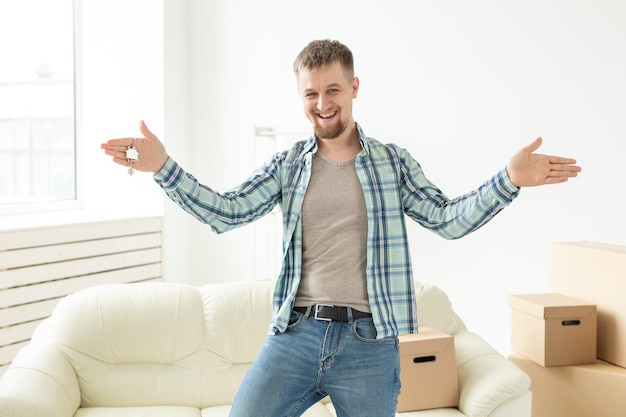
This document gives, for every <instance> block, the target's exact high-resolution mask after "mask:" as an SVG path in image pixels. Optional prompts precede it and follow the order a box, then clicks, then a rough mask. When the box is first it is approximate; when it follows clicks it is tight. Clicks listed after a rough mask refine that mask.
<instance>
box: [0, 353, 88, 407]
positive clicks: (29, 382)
mask: <svg viewBox="0 0 626 417" xmlns="http://www.w3.org/2000/svg"><path fill="white" fill-rule="evenodd" d="M79 405H80V390H79V387H78V380H77V378H76V373H75V372H74V369H73V368H72V366H71V365H70V363H69V362H68V360H67V358H66V357H65V356H64V355H63V353H62V352H61V351H60V350H59V349H58V348H57V347H56V346H54V345H49V344H30V345H27V346H25V347H24V348H22V350H20V351H19V352H18V354H17V356H16V357H15V359H14V360H13V362H12V363H11V366H10V367H9V368H8V369H7V370H6V371H5V373H4V374H3V375H2V379H0V417H33V416H47V417H72V416H73V415H74V414H75V413H76V410H77V409H78V407H79Z"/></svg>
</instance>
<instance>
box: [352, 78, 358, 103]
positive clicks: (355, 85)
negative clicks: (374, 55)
mask: <svg viewBox="0 0 626 417" xmlns="http://www.w3.org/2000/svg"><path fill="white" fill-rule="evenodd" d="M358 92H359V77H354V80H353V81H352V98H356V95H357V93H358Z"/></svg>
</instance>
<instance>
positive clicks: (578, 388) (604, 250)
mask: <svg viewBox="0 0 626 417" xmlns="http://www.w3.org/2000/svg"><path fill="white" fill-rule="evenodd" d="M551 289H552V291H554V293H555V294H559V297H561V296H563V297H574V298H578V299H581V300H584V301H585V302H587V303H590V304H594V305H596V307H597V331H596V335H595V340H597V345H596V352H597V358H598V359H596V360H595V361H593V363H588V364H580V361H578V360H572V358H571V357H569V358H568V355H569V353H567V352H569V351H570V350H571V349H569V348H565V345H561V346H560V347H558V346H557V349H556V350H557V351H558V350H559V349H560V350H561V351H562V356H561V358H560V359H559V356H558V352H557V353H556V354H557V356H550V357H549V360H546V358H548V357H547V356H546V357H544V358H543V363H542V358H540V357H538V356H537V355H536V354H535V355H534V356H533V354H532V353H533V351H529V350H528V349H527V348H528V347H527V346H524V345H522V348H520V344H519V343H520V342H519V341H518V342H516V344H515V345H514V343H513V341H514V340H519V338H520V337H522V335H521V334H520V332H521V331H527V330H524V329H526V328H525V327H523V326H520V325H519V323H518V325H515V322H514V320H515V319H516V317H517V316H519V313H517V312H516V310H518V309H520V308H522V307H520V305H519V303H518V304H515V301H514V302H513V303H511V307H512V308H513V310H512V315H511V317H512V326H511V331H512V334H511V341H512V346H513V348H514V351H515V352H516V354H513V355H511V356H510V357H509V359H511V360H512V361H513V362H514V363H515V364H517V365H518V366H519V367H520V368H521V369H522V370H524V371H525V372H526V373H527V374H528V375H530V377H531V379H532V383H531V391H532V393H533V408H532V410H533V411H532V413H533V417H590V416H603V417H623V416H626V397H625V396H624V393H626V247H621V246H614V245H606V244H600V243H555V244H554V246H553V254H552V272H551ZM513 298H514V297H511V299H513ZM526 301H528V300H526ZM535 301H536V300H535ZM544 304H545V303H544ZM544 318H545V317H544ZM575 320H577V319H575ZM562 330H563V329H561V331H562ZM546 331H547V332H548V333H555V332H557V333H558V331H557V330H555V328H553V329H552V330H546ZM587 337H588V336H585V338H587ZM548 340H549V339H545V340H542V343H548V342H547V341H548ZM550 348H551V347H550V345H549V344H546V345H545V346H543V349H544V350H545V351H549V350H550ZM534 349H537V347H536V346H534ZM520 350H521V351H520ZM552 353H554V352H553V351H552ZM538 358H539V359H538ZM568 362H570V363H569V364H568ZM551 365H562V366H551Z"/></svg>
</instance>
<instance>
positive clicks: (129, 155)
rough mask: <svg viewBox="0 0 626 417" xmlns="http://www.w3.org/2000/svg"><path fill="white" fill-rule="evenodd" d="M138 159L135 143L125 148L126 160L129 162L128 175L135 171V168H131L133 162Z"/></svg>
mask: <svg viewBox="0 0 626 417" xmlns="http://www.w3.org/2000/svg"><path fill="white" fill-rule="evenodd" d="M137 159H139V152H137V148H135V144H134V143H133V144H132V145H130V146H129V147H127V148H126V160H127V161H128V162H129V163H130V166H129V167H128V175H133V174H134V173H135V168H133V162H135V161H137Z"/></svg>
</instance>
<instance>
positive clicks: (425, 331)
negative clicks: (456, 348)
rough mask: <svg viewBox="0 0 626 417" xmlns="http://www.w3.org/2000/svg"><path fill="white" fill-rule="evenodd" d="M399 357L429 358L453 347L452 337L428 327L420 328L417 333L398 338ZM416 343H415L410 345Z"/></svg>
mask: <svg viewBox="0 0 626 417" xmlns="http://www.w3.org/2000/svg"><path fill="white" fill-rule="evenodd" d="M399 341H400V355H401V356H413V355H416V356H429V355H435V354H437V353H438V352H441V351H444V350H446V349H448V348H449V347H450V345H454V337H453V336H450V335H449V334H446V333H443V332H440V331H437V330H435V329H432V328H429V327H420V329H419V333H416V334H403V335H401V336H399ZM411 342H416V343H411Z"/></svg>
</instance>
